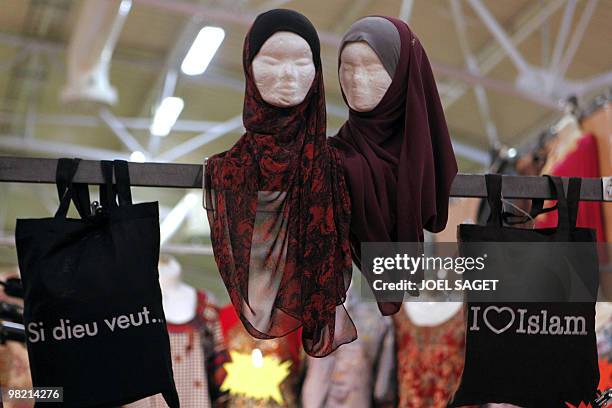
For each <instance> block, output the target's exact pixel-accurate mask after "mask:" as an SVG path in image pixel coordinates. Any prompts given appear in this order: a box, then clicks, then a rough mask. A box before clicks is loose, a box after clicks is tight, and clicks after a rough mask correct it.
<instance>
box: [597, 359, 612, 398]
mask: <svg viewBox="0 0 612 408" xmlns="http://www.w3.org/2000/svg"><path fill="white" fill-rule="evenodd" d="M599 377H600V378H599V387H598V388H599V389H600V390H601V391H602V392H603V391H605V390H607V389H608V388H612V361H610V360H607V359H603V358H602V359H600V360H599Z"/></svg>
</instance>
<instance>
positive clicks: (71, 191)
mask: <svg viewBox="0 0 612 408" xmlns="http://www.w3.org/2000/svg"><path fill="white" fill-rule="evenodd" d="M80 162H81V159H78V158H77V159H59V160H58V165H57V171H56V186H57V192H58V196H59V200H60V205H59V207H58V209H57V212H56V213H55V218H66V215H67V214H68V207H69V206H70V201H73V202H74V204H75V207H76V208H77V210H78V212H79V215H80V216H81V218H83V219H86V218H87V217H89V216H91V215H92V214H91V208H90V204H89V199H90V197H89V188H88V186H87V184H81V183H73V180H74V176H75V174H76V172H77V170H78V166H79V163H80ZM100 168H101V171H102V176H103V177H104V184H103V185H101V186H100V201H101V204H102V207H103V208H104V209H105V210H108V211H113V210H114V209H116V208H117V207H118V205H117V197H118V198H119V205H122V206H123V205H131V204H132V193H131V189H130V187H131V186H130V174H129V169H128V164H127V162H126V161H125V160H115V161H113V162H112V161H108V160H103V161H101V162H100ZM113 170H114V173H115V178H116V181H117V184H116V186H114V185H113Z"/></svg>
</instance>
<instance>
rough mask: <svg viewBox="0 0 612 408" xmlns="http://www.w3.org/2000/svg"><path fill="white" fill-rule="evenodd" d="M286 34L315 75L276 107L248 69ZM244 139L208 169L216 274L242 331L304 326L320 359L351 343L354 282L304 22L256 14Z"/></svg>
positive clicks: (343, 202) (279, 331)
mask: <svg viewBox="0 0 612 408" xmlns="http://www.w3.org/2000/svg"><path fill="white" fill-rule="evenodd" d="M278 31H292V32H294V33H296V34H298V35H300V36H301V37H302V38H304V39H305V40H306V41H307V42H308V44H309V45H310V48H311V51H312V55H313V62H314V65H315V68H316V74H315V78H314V80H313V83H312V86H311V89H310V91H309V93H308V94H307V95H306V97H305V99H304V101H303V102H301V103H300V104H298V105H297V106H294V107H289V108H277V107H274V106H272V105H270V104H268V103H266V102H265V101H264V100H263V99H262V97H261V95H260V94H259V91H258V90H257V87H256V84H255V81H254V78H253V73H252V71H251V62H252V61H253V58H254V57H255V55H256V54H257V52H258V51H259V48H260V47H261V46H262V45H263V43H264V42H265V40H266V39H267V38H269V37H270V36H271V35H272V34H273V33H275V32H278ZM243 65H244V73H245V77H246V93H245V100H244V110H243V120H244V126H245V128H246V133H245V134H244V135H243V136H242V137H241V138H240V139H239V140H238V141H237V142H236V144H235V145H234V146H233V147H232V148H231V149H230V150H228V151H226V152H223V153H220V154H217V155H214V156H213V157H211V158H210V159H209V160H208V165H207V168H206V179H205V191H206V208H207V210H208V211H207V212H208V218H209V222H210V225H211V239H212V244H213V249H214V253H215V260H216V262H217V265H218V267H219V272H220V274H221V277H222V278H223V282H224V283H225V286H226V288H227V290H228V293H229V295H230V299H231V302H232V304H233V305H234V307H235V308H236V310H237V312H238V314H239V316H240V320H241V321H242V323H243V324H244V326H245V328H246V330H247V331H248V332H249V333H250V334H251V335H252V336H254V337H256V338H260V339H271V338H276V337H282V336H284V335H286V334H287V333H290V332H293V331H295V330H297V329H299V328H300V327H301V328H302V331H301V332H302V342H303V345H304V349H305V350H306V352H307V353H308V354H310V355H313V356H317V357H321V356H325V355H327V354H329V353H331V352H332V351H333V350H335V349H336V348H337V347H338V346H339V345H341V344H345V343H348V342H350V341H353V340H354V339H355V338H356V337H357V333H356V331H355V326H354V325H353V324H352V322H351V320H350V318H349V317H348V315H347V313H346V310H345V309H344V306H343V305H342V304H343V302H344V300H345V297H346V289H347V287H348V282H349V281H350V276H351V269H352V268H351V255H350V248H349V236H348V234H349V224H350V198H349V196H348V191H347V188H346V184H345V182H344V179H343V176H342V173H341V168H340V163H339V160H340V158H339V157H338V155H337V154H336V153H335V152H334V151H333V150H332V149H330V148H329V147H328V146H327V143H326V135H325V126H326V125H325V94H324V89H323V73H322V68H321V61H320V57H319V40H318V37H317V33H316V31H315V29H314V27H313V26H312V24H311V23H310V21H308V20H307V19H306V17H304V16H302V15H301V14H299V13H297V12H295V11H291V10H271V11H268V12H266V13H263V14H261V15H259V16H258V17H257V19H256V20H255V22H254V23H253V26H252V27H251V29H250V31H249V33H248V34H247V36H246V39H245V42H244V50H243Z"/></svg>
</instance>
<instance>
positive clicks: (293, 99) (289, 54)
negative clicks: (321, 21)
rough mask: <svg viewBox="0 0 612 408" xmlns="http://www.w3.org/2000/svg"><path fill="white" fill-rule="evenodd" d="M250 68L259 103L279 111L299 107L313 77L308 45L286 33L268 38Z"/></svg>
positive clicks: (313, 71)
mask: <svg viewBox="0 0 612 408" xmlns="http://www.w3.org/2000/svg"><path fill="white" fill-rule="evenodd" d="M251 69H252V70H253V77H254V78H255V85H256V86H257V89H258V90H259V93H260V94H261V97H262V98H263V100H264V101H266V102H268V103H269V104H270V105H273V106H278V107H280V108H288V107H291V106H296V105H298V104H300V103H301V102H302V101H303V100H304V98H305V97H306V94H308V91H309V90H310V86H311V85H312V81H313V80H314V77H315V66H314V62H313V60H312V51H311V50H310V46H309V45H308V43H307V42H306V40H305V39H303V38H302V37H300V36H299V35H297V34H295V33H292V32H289V31H279V32H277V33H274V34H273V35H272V36H271V37H270V38H268V39H267V40H266V42H265V43H264V44H263V46H262V47H261V49H260V50H259V52H258V53H257V55H256V56H255V58H254V59H253V62H252V64H251Z"/></svg>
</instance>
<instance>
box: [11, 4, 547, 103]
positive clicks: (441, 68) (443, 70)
mask: <svg viewBox="0 0 612 408" xmlns="http://www.w3.org/2000/svg"><path fill="white" fill-rule="evenodd" d="M134 1H136V2H139V3H143V4H149V3H151V5H155V6H159V7H162V8H164V9H167V10H173V11H177V10H180V12H187V10H191V9H192V8H194V7H195V9H198V10H200V11H199V12H198V13H197V15H203V14H204V11H203V10H201V7H199V6H196V5H194V4H192V3H182V2H181V1H180V0H176V1H173V2H166V1H159V0H134ZM177 7H178V8H177ZM205 9H207V8H205ZM213 15H215V16H225V13H219V14H217V13H213ZM230 20H231V21H234V22H236V21H238V22H243V23H244V24H250V20H247V21H249V22H248V23H247V22H245V21H243V20H244V19H243V18H236V17H232V18H231V19H226V20H224V21H225V22H227V21H230ZM319 36H320V38H321V40H322V42H324V43H325V44H327V45H330V46H334V47H337V46H338V45H339V44H340V37H339V36H338V35H336V34H333V33H328V32H320V33H319ZM4 40H7V38H6V37H5V36H4V35H3V34H2V33H0V42H5V41H4ZM323 40H324V41H323ZM6 42H8V43H20V44H28V43H35V44H37V45H40V46H41V47H43V48H44V49H46V50H47V51H48V52H52V53H61V52H64V49H63V46H61V45H57V44H55V43H50V42H43V43H39V42H38V40H29V39H28V40H26V39H23V38H21V37H19V36H9V39H8V40H7V41H6ZM114 61H116V62H119V63H125V64H129V65H134V66H139V67H141V68H142V67H146V68H149V69H158V67H159V64H160V61H159V60H156V59H150V58H142V57H127V56H125V55H121V53H120V52H119V51H118V52H117V53H115V56H114ZM431 65H432V68H433V69H434V71H435V72H436V73H439V74H443V75H446V76H448V77H449V78H454V79H457V80H459V81H466V82H467V83H468V84H470V85H473V84H475V83H481V84H482V85H483V86H484V87H485V88H491V89H495V90H496V91H498V92H501V93H508V94H510V95H513V96H517V97H519V98H526V99H529V100H531V101H532V102H534V103H536V104H541V105H543V106H547V107H554V108H556V107H557V105H556V104H555V103H554V102H551V101H547V100H543V98H539V97H537V96H535V97H534V96H533V95H527V94H526V93H524V92H522V91H520V90H518V89H516V88H515V87H514V85H513V84H511V83H509V82H508V83H503V84H502V82H503V81H495V80H487V78H480V77H478V76H473V75H471V74H470V73H469V72H467V71H466V70H462V69H457V68H455V67H452V66H449V65H446V64H440V63H435V62H432V63H431ZM207 76H208V75H204V76H203V78H197V79H190V80H192V81H196V82H197V81H202V82H207V81H208V78H206V77H207ZM185 79H186V78H185ZM513 88H514V89H513ZM242 90H243V91H244V88H243V89H242ZM343 111H346V110H345V109H343ZM330 113H333V112H330Z"/></svg>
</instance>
